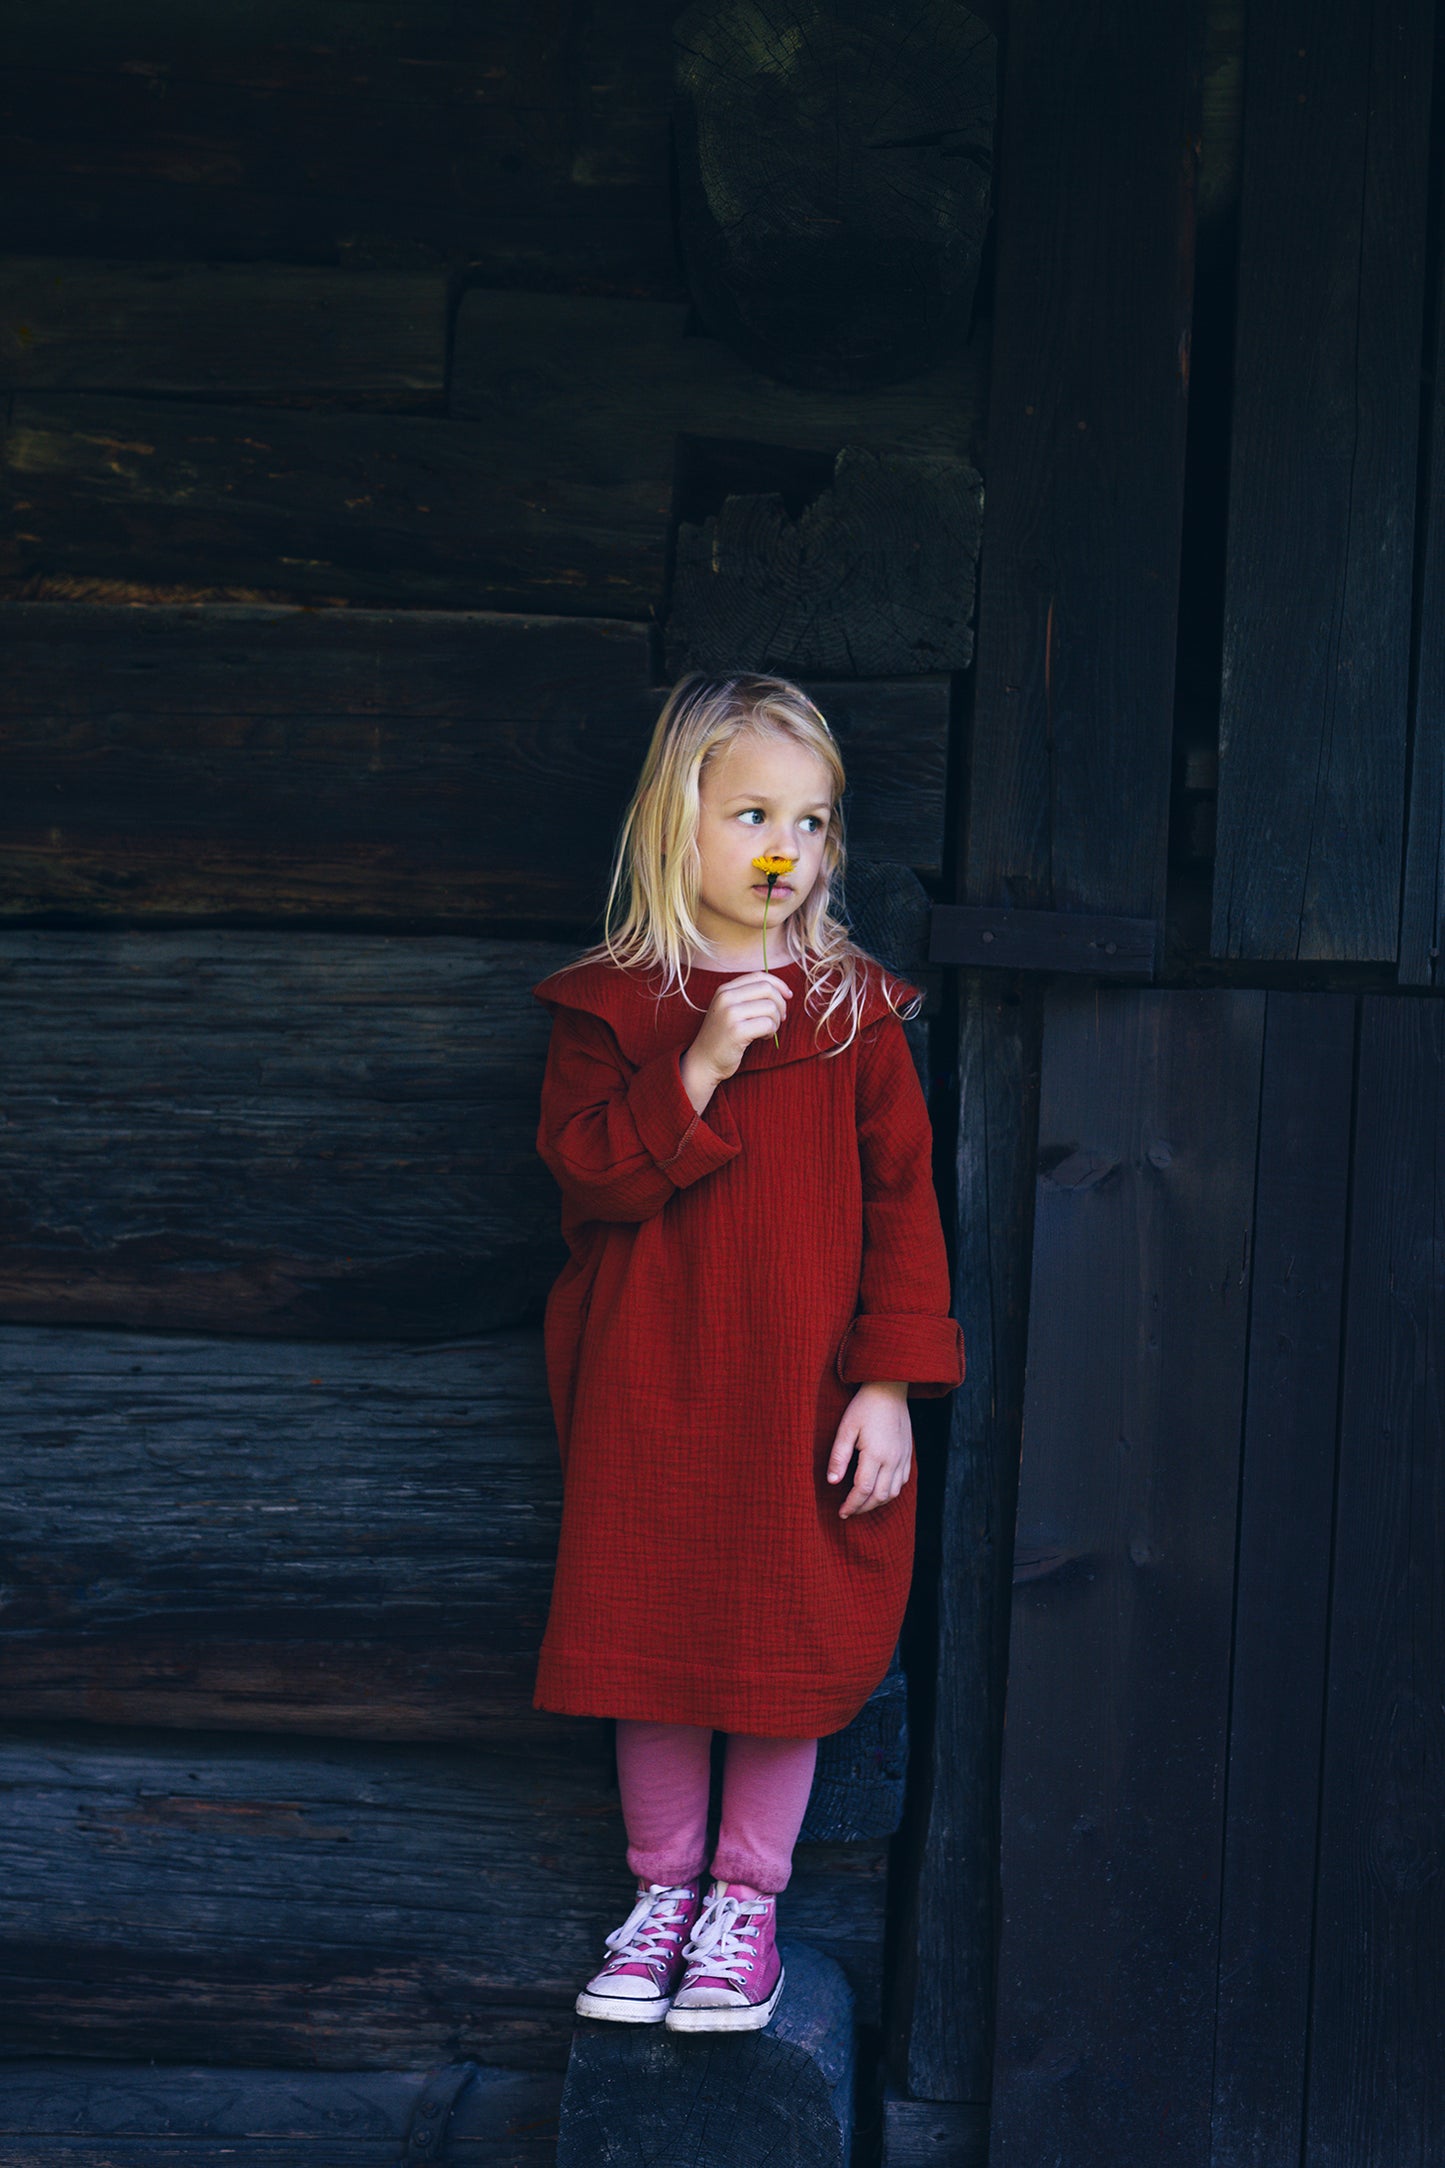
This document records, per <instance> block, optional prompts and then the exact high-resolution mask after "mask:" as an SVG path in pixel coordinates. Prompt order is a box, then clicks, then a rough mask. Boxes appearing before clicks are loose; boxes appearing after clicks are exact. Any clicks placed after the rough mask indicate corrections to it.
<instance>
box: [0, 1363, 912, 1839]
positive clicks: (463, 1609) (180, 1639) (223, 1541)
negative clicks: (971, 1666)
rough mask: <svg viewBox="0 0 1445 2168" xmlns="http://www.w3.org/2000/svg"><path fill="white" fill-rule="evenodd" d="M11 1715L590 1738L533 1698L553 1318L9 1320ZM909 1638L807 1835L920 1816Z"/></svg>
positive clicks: (547, 1539)
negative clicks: (363, 1327) (197, 1331)
mask: <svg viewBox="0 0 1445 2168" xmlns="http://www.w3.org/2000/svg"><path fill="white" fill-rule="evenodd" d="M0 1435H3V1436H4V1438H5V1440H6V1447H7V1471H8V1479H7V1486H6V1511H5V1517H4V1524H3V1529H0V1580H3V1585H4V1589H5V1602H4V1605H3V1607H0V1716H3V1717H9V1718H35V1717H43V1718H46V1719H48V1720H51V1721H56V1720H65V1719H74V1718H84V1719H86V1720H89V1721H92V1722H101V1723H132V1724H141V1723H154V1724H163V1725H167V1726H171V1727H178V1728H183V1727H185V1726H188V1725H189V1726H196V1727H200V1728H206V1729H212V1730H214V1729H227V1730H247V1731H251V1732H258V1731H270V1732H305V1733H308V1734H310V1735H312V1736H317V1735H323V1736H332V1737H338V1738H352V1739H381V1740H386V1739H450V1740H458V1741H466V1740H469V1741H485V1742H487V1743H489V1744H492V1745H496V1744H499V1743H501V1742H504V1741H512V1742H514V1743H516V1744H519V1745H524V1746H533V1745H538V1744H546V1743H548V1742H549V1741H551V1740H553V1739H567V1740H570V1739H571V1738H573V1737H574V1736H575V1732H576V1726H575V1724H574V1722H573V1721H572V1719H570V1718H567V1717H559V1716H553V1715H551V1714H549V1713H548V1712H546V1711H542V1710H536V1709H534V1708H533V1707H532V1687H533V1681H534V1675H535V1665H536V1655H537V1650H538V1647H539V1645H540V1642H541V1635H542V1628H543V1626H544V1624H545V1621H546V1613H547V1599H548V1593H549V1590H550V1585H551V1577H552V1567H553V1562H554V1559H555V1556H556V1548H557V1530H558V1524H559V1519H560V1512H561V1480H560V1471H559V1464H558V1459H557V1443H556V1436H555V1432H554V1430H553V1427H552V1414H551V1408H550V1406H549V1403H548V1399H547V1387H546V1378H545V1373H544V1367H543V1356H542V1345H541V1334H540V1332H538V1331H537V1330H536V1329H535V1328H534V1329H530V1330H524V1331H516V1332H499V1333H488V1334H485V1335H483V1336H482V1337H481V1338H479V1339H475V1340H464V1341H454V1342H452V1343H451V1344H449V1345H445V1346H440V1347H414V1346H396V1345H386V1344H383V1345H368V1346H356V1345H355V1344H353V1343H349V1342H342V1343H338V1342H301V1343H298V1342H295V1341H266V1340H246V1339H244V1338H238V1337H234V1336H232V1337H228V1338H226V1339H215V1340H210V1339H200V1338H194V1337H192V1336H190V1335H187V1334H183V1333H159V1334H148V1333H139V1332H128V1333H102V1332H87V1331H83V1330H76V1329H74V1328H70V1329H68V1330H65V1331H58V1330H55V1329H53V1328H48V1327H43V1326H42V1327H32V1326H0ZM907 1751H908V1730H907V1711H906V1693H905V1682H904V1677H903V1673H902V1670H901V1669H900V1668H899V1666H898V1662H897V1658H896V1657H895V1660H894V1664H893V1667H892V1668H891V1669H890V1670H889V1672H888V1673H887V1674H886V1676H885V1677H884V1679H883V1680H882V1682H881V1683H880V1685H879V1686H878V1688H877V1690H876V1692H875V1693H874V1694H873V1695H872V1697H871V1698H870V1699H869V1700H868V1701H867V1702H866V1703H865V1704H864V1706H863V1708H862V1709H861V1710H860V1711H859V1713H858V1715H857V1716H856V1717H855V1718H854V1720H853V1722H852V1723H851V1724H848V1725H845V1726H844V1728H843V1729H842V1730H841V1731H838V1732H834V1733H832V1734H830V1735H829V1737H828V1738H826V1739H824V1740H823V1741H822V1743H821V1746H820V1748H819V1755H818V1768H817V1773H816V1776H815V1779H814V1785H813V1796H812V1799H811V1800H810V1802H809V1805H808V1812H807V1816H806V1818H805V1821H804V1825H803V1833H804V1835H805V1837H807V1838H808V1839H809V1840H811V1841H815V1842H822V1843H835V1844H836V1843H845V1842H852V1841H853V1840H855V1839H858V1838H875V1837H880V1836H887V1835H889V1834H890V1833H891V1832H892V1831H893V1830H894V1829H896V1828H897V1827H898V1818H899V1811H900V1808H901V1804H902V1795H903V1780H904V1775H905V1768H906V1761H907Z"/></svg>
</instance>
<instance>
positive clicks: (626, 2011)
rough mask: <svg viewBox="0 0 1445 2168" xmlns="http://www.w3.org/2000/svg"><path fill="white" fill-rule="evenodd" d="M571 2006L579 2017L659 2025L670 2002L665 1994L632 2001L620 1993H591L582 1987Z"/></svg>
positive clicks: (627, 2023)
mask: <svg viewBox="0 0 1445 2168" xmlns="http://www.w3.org/2000/svg"><path fill="white" fill-rule="evenodd" d="M572 2007H573V2009H574V2010H575V2011H576V2012H577V2015H578V2016H579V2017H603V2018H610V2019H611V2021H612V2023H613V2024H614V2025H660V2024H662V2022H663V2020H664V2019H665V2018H666V2016H667V2013H668V2011H669V2010H670V2009H671V2007H672V2003H671V1999H670V1997H668V1996H666V1995H663V1996H661V1997H659V1998H658V1999H657V2000H656V2001H651V2002H650V2001H647V2000H645V1999H639V2000H638V2001H635V2002H634V2001H630V2000H628V1999H626V1998H625V1997H623V1996H621V1995H592V1994H589V1993H588V1991H587V1989H586V1988H585V1987H584V1988H583V1990H582V1992H581V1994H580V1995H579V1996H578V1997H577V2000H576V2002H575V2003H574V2004H573V2005H572Z"/></svg>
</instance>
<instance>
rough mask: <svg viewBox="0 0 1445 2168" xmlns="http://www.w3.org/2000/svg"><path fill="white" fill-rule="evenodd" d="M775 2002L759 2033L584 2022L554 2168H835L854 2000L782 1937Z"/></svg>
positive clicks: (565, 2091)
mask: <svg viewBox="0 0 1445 2168" xmlns="http://www.w3.org/2000/svg"><path fill="white" fill-rule="evenodd" d="M778 1954H779V1955H780V1957H781V1958H782V1960H783V1965H784V1969H785V1972H786V1975H787V1977H786V1979H785V1981H784V1984H783V1994H782V2000H781V2001H780V2002H779V2004H778V2007H777V2010H776V2012H775V2013H774V2015H773V2017H772V2019H771V2021H770V2022H769V2024H768V2025H767V2026H766V2027H765V2028H764V2029H763V2030H762V2031H760V2032H750V2033H740V2034H737V2035H734V2036H730V2037H729V2038H727V2039H726V2040H718V2039H716V2038H714V2037H713V2036H711V2035H707V2034H703V2035H700V2036H698V2037H696V2038H692V2039H689V2038H685V2037H683V2036H680V2035H679V2034H677V2033H671V2032H668V2031H667V2030H666V2028H665V2027H663V2026H660V2025H651V2026H646V2027H643V2026H637V2025H611V2024H607V2023H602V2022H598V2021H597V2020H595V2019H594V2020H588V2019H585V2018H584V2019H583V2020H582V2021H581V2023H580V2024H579V2025H578V2027H577V2031H576V2034H575V2036H574V2038H573V2042H572V2053H571V2055H570V2056H569V2058H568V2062H567V2077H566V2082H565V2083H564V2085H563V2088H562V2103H561V2109H560V2112H559V2118H558V2137H557V2168H599V2163H601V2162H604V2161H608V2162H611V2161H616V2162H618V2163H621V2162H623V2161H635V2160H649V2161H651V2160H656V2161H663V2160H665V2161H667V2162H669V2163H670V2164H673V2168H734V2164H736V2168H743V2164H750V2163H753V2162H763V2161H766V2162H772V2161H778V2162H783V2161H786V2162H788V2163H789V2168H794V2164H796V2168H846V2164H847V2162H848V2161H849V2160H850V2158H851V2156H852V2138H853V2069H854V2054H853V1997H852V1994H851V1992H850V1990H849V1987H848V1982H847V1980H846V1979H845V1978H844V1976H843V1974H842V1972H841V1971H840V1970H839V1968H838V1966H837V1965H836V1964H834V1963H833V1962H832V1961H831V1960H830V1959H829V1958H827V1957H825V1956H824V1955H823V1954H822V1953H821V1952H820V1951H818V1950H815V1949H810V1948H809V1947H808V1945H807V1944H806V1943H805V1942H795V1941H792V1940H789V1939H787V1938H782V1939H780V1941H779V1944H778Z"/></svg>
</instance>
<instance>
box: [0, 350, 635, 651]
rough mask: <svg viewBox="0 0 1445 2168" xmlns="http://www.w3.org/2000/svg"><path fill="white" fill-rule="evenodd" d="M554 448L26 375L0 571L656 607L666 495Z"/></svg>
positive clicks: (459, 605)
mask: <svg viewBox="0 0 1445 2168" xmlns="http://www.w3.org/2000/svg"><path fill="white" fill-rule="evenodd" d="M548 466H549V462H548V457H547V454H546V451H545V448H543V447H541V446H538V445H536V444H534V443H531V442H527V441H519V440H516V439H508V438H506V437H503V436H501V435H500V434H498V433H495V432H493V431H490V430H485V429H481V428H478V427H475V426H469V425H466V424H463V423H459V422H456V421H453V420H450V419H432V418H430V417H426V416H420V415H401V414H367V413H342V412H322V413H316V412H307V411H304V410H303V411H292V410H290V409H288V408H283V407H274V406H272V407H265V406H255V405H245V406H241V405H234V404H223V405H222V404H215V405H212V404H202V403H200V402H198V401H189V400H184V401H183V400H165V399H136V398H127V397H124V396H123V395H121V394H119V393H116V394H108V395H101V394H98V393H82V392H75V393H59V392H57V393H53V394H39V393H25V394H17V395H16V396H15V398H14V399H13V400H12V401H11V403H10V414H9V422H8V426H7V428H6V430H5V435H4V441H3V472H4V476H5V480H6V484H7V486H8V487H9V489H10V490H11V491H12V492H13V496H14V499H15V500H16V501H17V503H18V504H19V506H20V507H21V517H20V518H18V519H17V520H16V522H15V523H14V524H13V525H12V526H11V528H10V530H9V534H8V536H7V539H6V542H5V546H4V551H3V554H0V575H3V577H4V579H5V580H6V581H7V582H8V583H9V585H10V589H11V591H12V592H13V591H14V588H15V585H16V583H19V582H23V583H25V585H26V587H27V591H28V592H34V591H35V589H36V586H37V584H38V583H43V582H45V581H52V582H61V583H63V582H65V581H70V582H75V581H77V580H81V579H113V580H128V581H131V582H135V583H139V584H145V583H149V584H150V585H153V586H154V585H158V584H159V585H165V584H167V583H169V584H171V585H176V586H179V587H181V588H182V589H193V588H195V587H196V586H197V585H198V584H199V583H200V582H201V581H204V583H205V586H206V588H208V589H210V590H212V591H215V590H221V591H222V592H223V593H224V591H225V590H227V589H230V590H239V591H241V592H240V593H239V594H238V595H237V599H254V600H259V601H277V602H284V601H289V600H304V601H310V602H321V603H363V604H366V603H369V604H383V605H384V604H407V605H410V606H412V607H416V606H419V605H425V606H427V607H429V608H433V609H463V610H465V609H482V608H490V609H501V610H539V609H541V610H554V611H563V612H566V613H569V614H572V613H575V614H577V615H580V616H598V615H608V616H617V617H626V616H633V617H646V616H647V615H648V614H649V613H650V612H651V611H652V610H653V609H654V608H655V606H656V601H657V597H658V595H659V593H660V591H661V583H662V571H663V559H664V550H665V544H666V535H667V512H668V502H667V497H666V495H665V494H664V495H663V496H662V497H661V498H659V497H658V495H657V492H656V490H655V489H654V488H652V487H650V486H649V485H648V483H647V482H645V481H642V482H633V481H631V480H628V481H626V482H624V483H623V485H622V486H621V488H617V487H614V486H612V485H610V484H607V485H599V484H596V483H594V482H592V481H590V480H588V479H586V478H583V479H580V480H572V479H570V478H569V477H568V476H567V475H566V474H565V473H564V474H557V475H549V473H548ZM539 502H540V503H541V504H542V506H543V509H542V510H541V511H539V510H538V504H539Z"/></svg>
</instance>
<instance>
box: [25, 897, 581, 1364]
mask: <svg viewBox="0 0 1445 2168" xmlns="http://www.w3.org/2000/svg"><path fill="white" fill-rule="evenodd" d="M570 953H573V952H572V951H570V950H568V949H565V948H562V947H560V946H559V945H557V944H555V943H550V942H538V941H511V942H485V941H470V940H463V939H460V938H456V937H451V938H449V937H447V936H444V935H440V936H436V937H427V938H416V939H412V940H393V939H388V938H386V937H385V936H362V935H351V934H314V935H307V936H306V937H305V938H302V937H301V936H299V935H297V934H296V933H294V932H293V933H289V934H288V933H242V932H232V931H219V930H216V931H210V932H201V931H194V932H179V933H178V932H147V933H133V932H121V931H113V932H96V933H72V932H63V931H59V930H50V931H46V932H30V933H9V934H5V935H0V1039H3V1043H4V1046H5V1076H4V1107H5V1114H6V1120H5V1122H4V1124H3V1125H0V1197H3V1199H4V1208H5V1209H4V1220H3V1234H0V1320H4V1321H6V1322H10V1323H21V1322H27V1323H32V1324H62V1323H63V1324H110V1325H128V1326H140V1327H146V1326H156V1325H163V1326H165V1327H166V1328H167V1329H170V1330H189V1331H206V1332H212V1331H220V1332H228V1333H242V1334H262V1335H280V1336H282V1337H285V1338H291V1339H297V1338H308V1337H309V1338H318V1339H347V1340H350V1339H390V1340H439V1339H447V1338H451V1337H453V1336H455V1335H457V1334H460V1333H471V1332H477V1331H485V1330H488V1329H490V1328H492V1327H494V1326H498V1325H503V1324H507V1323H515V1322H518V1321H521V1320H524V1319H527V1318H530V1317H535V1316H537V1315H539V1314H540V1310H539V1305H540V1302H541V1299H542V1297H543V1295H544V1294H545V1291H546V1288H547V1287H548V1286H549V1285H550V1283H551V1280H552V1279H553V1277H555V1274H556V1272H557V1270H558V1269H559V1267H560V1264H561V1262H562V1260H563V1258H564V1257H565V1250H564V1249H563V1246H562V1240H561V1236H560V1234H559V1232H558V1231H557V1230H558V1221H557V1201H556V1189H555V1184H554V1183H553V1181H552V1178H551V1176H550V1174H549V1173H548V1172H547V1169H546V1168H545V1167H544V1166H543V1165H542V1162H541V1160H540V1159H539V1158H538V1157H537V1153H536V1125H537V1091H538V1088H539V1084H540V1079H541V1073H542V1062H543V1058H544V1053H545V1047H546V1040H547V1029H548V1023H547V1017H546V1014H545V1012H544V1011H543V1009H542V1007H541V1005H540V1004H539V1003H537V1002H535V1001H533V1000H532V999H531V998H530V993H529V989H530V988H531V987H532V986H533V985H535V984H536V982H537V981H538V980H539V979H540V978H542V977H543V976H544V975H545V974H546V972H547V971H549V970H552V969H555V968H556V966H557V965H558V964H559V963H560V962H562V961H563V960H564V958H565V956H566V955H568V954H570Z"/></svg>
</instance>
